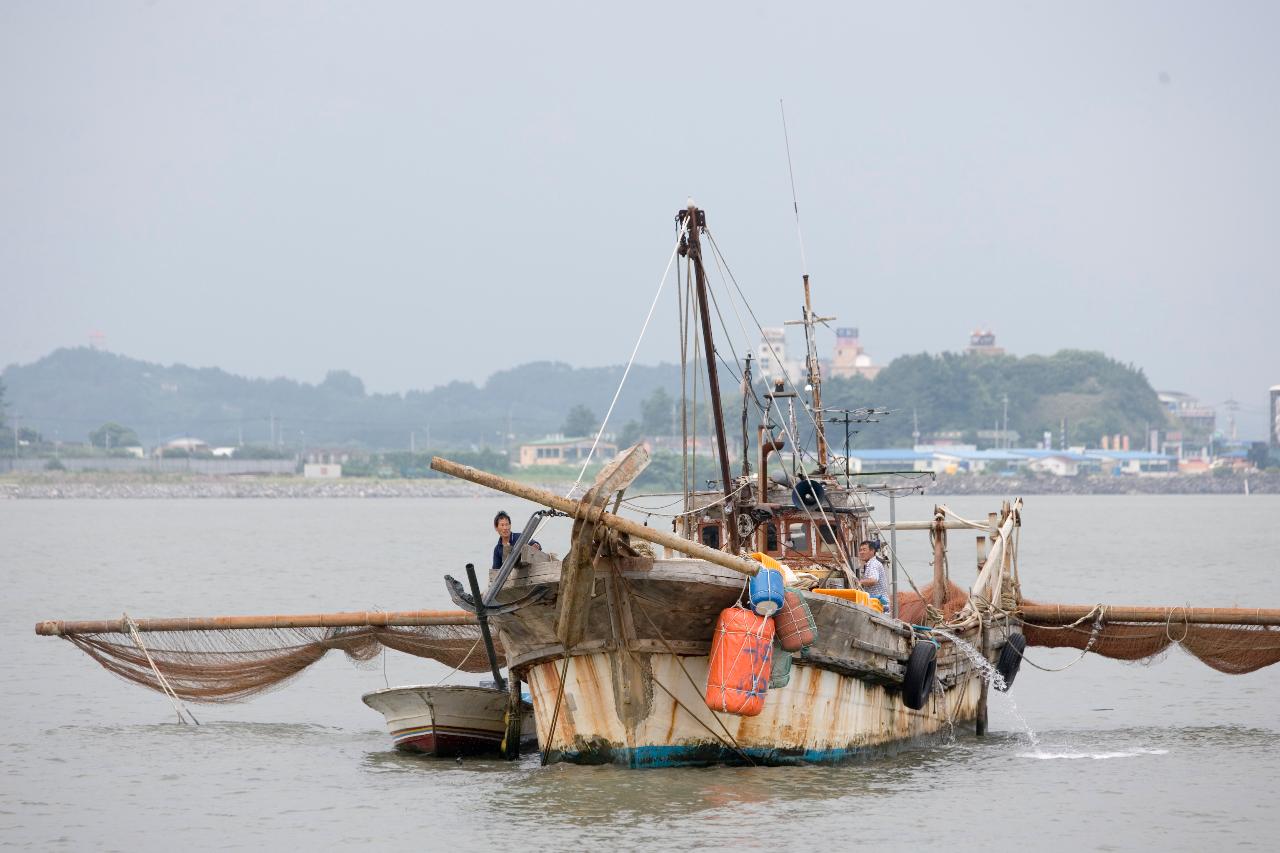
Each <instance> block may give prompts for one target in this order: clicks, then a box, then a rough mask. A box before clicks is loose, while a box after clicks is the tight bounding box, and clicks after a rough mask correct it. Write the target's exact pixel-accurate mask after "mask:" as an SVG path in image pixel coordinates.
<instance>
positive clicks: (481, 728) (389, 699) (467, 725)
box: [361, 685, 536, 758]
mask: <svg viewBox="0 0 1280 853" xmlns="http://www.w3.org/2000/svg"><path fill="white" fill-rule="evenodd" d="M361 698H362V699H363V700H364V703H365V704H366V705H368V706H369V707H370V708H373V709H374V710H375V711H379V712H381V713H382V715H383V716H384V717H385V718H386V721H387V731H388V732H389V733H390V735H391V740H392V742H393V743H394V745H395V747H396V749H399V750H401V751H403V752H413V753H420V754H424V755H432V756H437V757H441V758H452V757H455V756H460V755H497V754H498V751H499V748H500V747H501V745H502V737H503V734H504V732H505V728H506V723H505V719H506V712H507V694H506V692H504V691H502V690H495V689H494V688H491V687H470V686H464V685H456V686H435V687H427V686H411V687H390V688H387V689H384V690H375V691H373V692H372V693H366V694H365V695H364V696H363V697H361ZM525 711H526V713H525V715H524V719H523V721H522V726H521V738H520V739H521V743H522V744H525V745H531V744H533V743H534V742H535V740H536V731H535V728H534V723H533V713H532V711H533V709H532V706H530V705H528V704H527V703H526V705H525Z"/></svg>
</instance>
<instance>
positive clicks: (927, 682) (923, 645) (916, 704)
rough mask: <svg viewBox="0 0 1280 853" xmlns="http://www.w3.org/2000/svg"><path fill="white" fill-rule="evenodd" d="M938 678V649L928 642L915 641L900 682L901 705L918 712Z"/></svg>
mask: <svg viewBox="0 0 1280 853" xmlns="http://www.w3.org/2000/svg"><path fill="white" fill-rule="evenodd" d="M937 678H938V647H937V646H935V645H934V644H933V643H932V642H931V641H930V640H917V641H916V644H915V645H914V646H913V647H912V648H911V657H910V658H908V659H907V674H906V677H905V678H904V679H903V680H902V704H904V705H906V706H907V707H908V708H910V709H911V710H913V711H919V710H920V709H921V708H923V707H924V703H925V702H926V701H928V699H929V694H930V693H932V692H933V685H934V683H935V682H936V681H937Z"/></svg>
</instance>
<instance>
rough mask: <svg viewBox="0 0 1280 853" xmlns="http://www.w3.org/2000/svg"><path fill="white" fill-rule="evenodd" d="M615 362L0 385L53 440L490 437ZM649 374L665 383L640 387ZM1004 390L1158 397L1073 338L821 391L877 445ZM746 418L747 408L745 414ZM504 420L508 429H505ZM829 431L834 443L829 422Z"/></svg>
mask: <svg viewBox="0 0 1280 853" xmlns="http://www.w3.org/2000/svg"><path fill="white" fill-rule="evenodd" d="M621 375H622V367H621V366H617V367H603V368H573V367H570V366H569V365H566V364H561V363H555V362H546V361H543V362H532V363H529V364H524V365H520V366H518V367H513V368H511V369H509V370H504V371H501V372H499V373H495V374H494V375H493V376H491V377H489V379H488V380H487V381H486V382H485V383H484V384H482V385H476V384H474V383H470V382H449V383H447V384H443V385H438V386H437V387H434V388H431V389H430V390H415V391H409V392H407V393H404V394H370V393H368V392H367V391H366V390H365V387H364V383H363V382H362V381H361V380H360V379H359V378H357V377H355V376H353V375H352V374H350V373H348V372H346V371H341V370H338V371H332V372H330V373H329V375H328V376H327V377H326V378H325V380H324V381H323V382H321V383H319V384H314V385H313V384H308V383H305V382H296V381H294V380H290V379H247V378H244V377H241V376H235V375H232V374H229V373H227V372H225V371H223V370H219V369H217V368H192V367H186V366H184V365H172V366H164V365H159V364H152V363H148V362H144V361H138V360H136V359H131V358H127V357H125V356H121V355H115V354H112V353H106V352H100V351H96V350H92V349H88V348H79V349H60V350H57V351H55V352H53V353H51V354H50V355H48V356H46V357H45V358H42V359H40V360H39V361H36V362H34V363H32V364H28V365H20V366H19V365H14V366H10V367H9V368H7V369H6V370H5V371H4V373H3V385H4V386H5V391H4V397H3V399H4V400H5V402H6V404H7V412H8V415H9V417H10V420H12V419H13V418H14V417H15V416H16V417H17V418H18V419H19V420H20V422H21V424H22V426H23V427H24V428H34V429H36V430H38V431H40V432H41V433H43V434H44V436H45V437H46V438H47V439H51V440H54V439H56V440H60V441H63V442H83V441H86V440H87V438H88V435H89V433H90V432H91V431H93V430H96V429H98V428H99V427H101V426H102V425H103V424H104V423H107V422H114V423H116V424H120V425H122V426H123V427H125V428H128V429H132V430H133V431H134V432H136V434H137V435H138V437H139V438H140V439H141V440H142V442H143V443H144V444H148V445H151V444H155V443H158V442H161V441H165V440H168V439H170V438H173V437H176V436H192V437H196V438H201V439H204V440H205V441H208V442H209V443H211V444H234V443H237V442H238V441H240V440H241V439H243V441H244V442H245V443H250V444H267V443H269V442H270V441H271V439H272V437H273V436H274V437H275V439H276V443H277V444H280V445H282V446H283V447H286V448H296V447H298V446H300V445H302V444H304V443H305V444H307V445H312V446H315V445H359V446H364V447H369V448H384V449H407V448H408V447H409V445H410V441H411V438H410V436H411V434H412V435H413V439H412V440H413V441H414V443H415V444H416V446H417V447H418V448H419V449H422V448H425V447H427V446H428V445H430V446H434V447H457V448H465V447H477V448H478V447H491V448H502V447H503V446H504V445H505V444H506V443H507V442H508V441H509V440H514V441H520V440H525V439H529V438H535V437H541V436H543V435H546V434H548V433H552V432H557V431H560V430H561V428H562V427H563V426H565V424H566V421H570V422H573V421H576V422H578V423H579V424H581V423H584V422H585V423H589V422H590V420H591V418H590V417H585V418H584V417H582V416H584V415H594V416H595V417H596V418H599V417H600V416H602V415H603V414H604V412H605V410H606V409H607V408H608V405H609V401H610V399H611V398H612V396H613V393H614V390H615V388H616V387H617V383H618V380H619V379H620V377H621ZM725 381H726V387H725V404H726V409H727V410H728V411H729V412H730V413H731V414H730V423H731V424H736V423H738V407H739V406H740V404H741V403H740V401H741V396H740V393H739V391H738V389H737V388H736V387H729V386H730V383H732V382H733V380H732V378H730V377H727V376H726V378H725ZM679 386H680V378H679V369H678V368H677V367H676V366H674V365H658V366H656V367H644V366H636V367H634V368H633V369H632V371H631V376H630V378H629V380H628V385H627V391H626V393H625V394H624V395H623V397H622V399H621V400H620V402H619V406H618V410H617V412H616V413H615V415H614V418H613V420H612V422H611V424H610V428H611V430H612V431H614V432H618V433H622V432H625V433H626V434H627V437H628V438H631V437H637V436H639V435H642V434H644V433H646V432H647V433H653V432H656V431H662V432H669V431H670V427H669V426H668V425H669V424H671V423H673V422H674V421H673V419H671V418H670V417H669V415H668V413H669V412H670V406H671V405H672V400H673V399H675V398H678V394H679ZM660 389H661V390H662V391H664V392H666V393H667V394H669V395H670V396H669V397H666V396H665V395H663V394H657V393H655V392H657V391H659V390H660ZM1006 394H1007V395H1008V398H1009V409H1008V411H1009V427H1010V429H1013V430H1017V431H1018V432H1019V433H1020V434H1021V443H1023V444H1033V443H1034V442H1036V441H1038V440H1039V439H1040V436H1041V433H1043V432H1044V431H1045V430H1049V431H1051V432H1052V433H1053V434H1054V438H1055V440H1056V439H1057V435H1058V429H1059V424H1060V422H1061V420H1062V419H1063V418H1064V417H1065V418H1067V420H1068V424H1069V432H1070V440H1071V441H1072V442H1073V443H1090V444H1092V443H1095V442H1096V441H1097V440H1098V437H1099V436H1101V435H1102V434H1104V433H1106V434H1114V433H1126V434H1128V435H1130V436H1132V437H1133V438H1134V439H1138V440H1139V441H1138V444H1141V441H1140V437H1141V436H1142V435H1143V433H1144V430H1145V428H1146V427H1147V426H1148V425H1150V426H1163V425H1165V414H1164V410H1163V409H1162V408H1161V407H1160V405H1159V403H1158V402H1157V399H1156V395H1155V392H1154V391H1153V390H1152V389H1151V386H1150V384H1149V383H1148V382H1147V379H1146V377H1145V376H1144V375H1143V373H1142V371H1141V370H1140V369H1137V368H1135V367H1133V366H1132V365H1124V364H1121V363H1119V362H1117V361H1114V360H1113V359H1110V358H1108V357H1106V356H1105V355H1103V354H1101V353H1096V352H1080V351H1074V350H1065V351H1063V352H1060V353H1057V354H1056V355H1052V356H1036V355H1033V356H1026V357H1024V358H1017V357H1014V356H976V355H957V354H953V353H943V354H941V355H928V354H921V355H910V356H903V357H901V358H898V359H895V360H894V361H893V362H892V363H891V364H890V365H888V366H887V367H886V368H885V369H884V370H883V371H881V373H880V375H879V376H877V377H876V379H875V380H874V381H868V380H866V379H862V378H855V379H831V380H828V381H827V382H826V383H825V384H824V400H823V402H824V405H826V406H832V407H848V408H856V407H866V406H877V407H884V408H888V409H890V410H892V412H893V414H892V415H889V416H886V417H884V418H882V420H881V422H880V423H877V424H868V425H865V426H864V427H863V428H862V431H861V432H860V433H859V434H858V435H857V436H856V437H855V439H854V445H855V446H862V447H867V446H880V447H887V446H905V445H909V444H911V440H912V439H911V432H912V413H913V411H914V412H915V414H916V416H917V417H918V419H919V428H920V431H921V433H923V434H926V435H928V434H936V433H939V432H952V433H957V432H958V433H962V434H964V435H965V436H967V437H970V438H971V439H973V438H976V432H977V431H978V430H991V429H993V428H994V427H995V426H996V424H997V423H998V422H999V421H1000V419H1001V418H1002V414H1003V407H1004V404H1003V397H1004V395H1006ZM579 407H585V409H587V410H590V412H586V413H584V412H583V411H582V409H581V408H579ZM575 409H577V411H576V412H575V411H574V410H575ZM703 410H704V411H705V404H704V409H703ZM571 412H572V413H573V414H574V415H575V417H574V418H573V419H570V418H569V416H570V413H571ZM756 421H757V417H756V416H755V415H753V416H752V418H751V422H752V423H753V424H754V423H755V422H756ZM508 425H509V428H510V434H511V435H512V436H514V439H508V437H507V436H508ZM664 427H665V429H664ZM735 429H736V427H735ZM752 431H753V432H754V430H752ZM735 434H736V433H735ZM832 440H833V443H838V442H837V438H836V430H835V429H834V428H833V429H832ZM841 440H842V439H841ZM979 443H981V442H979Z"/></svg>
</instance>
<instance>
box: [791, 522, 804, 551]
mask: <svg viewBox="0 0 1280 853" xmlns="http://www.w3.org/2000/svg"><path fill="white" fill-rule="evenodd" d="M787 540H788V544H787V547H788V548H790V549H791V550H793V551H806V552H807V551H808V550H809V524H808V522H805V521H793V522H791V523H790V524H788V525H787Z"/></svg>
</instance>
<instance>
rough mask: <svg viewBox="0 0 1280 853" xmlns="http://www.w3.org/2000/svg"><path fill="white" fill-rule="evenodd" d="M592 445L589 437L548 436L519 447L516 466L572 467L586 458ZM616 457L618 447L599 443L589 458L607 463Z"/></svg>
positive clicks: (592, 441) (611, 443)
mask: <svg viewBox="0 0 1280 853" xmlns="http://www.w3.org/2000/svg"><path fill="white" fill-rule="evenodd" d="M593 443H595V439H593V438H590V437H583V438H565V437H564V436H562V435H553V436H548V437H547V438H544V439H541V440H539V441H530V442H527V443H525V444H522V445H520V456H519V461H518V462H517V463H516V464H517V465H519V466H520V467H522V468H526V467H530V466H533V465H572V464H575V463H579V462H582V461H584V460H585V459H586V458H587V455H588V454H590V453H591V445H592V444H593ZM617 455H618V445H616V444H614V443H613V442H611V441H601V442H600V443H599V444H596V451H595V454H594V455H593V456H592V457H591V458H592V461H594V462H608V461H609V460H610V459H612V458H613V457H615V456H617Z"/></svg>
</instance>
